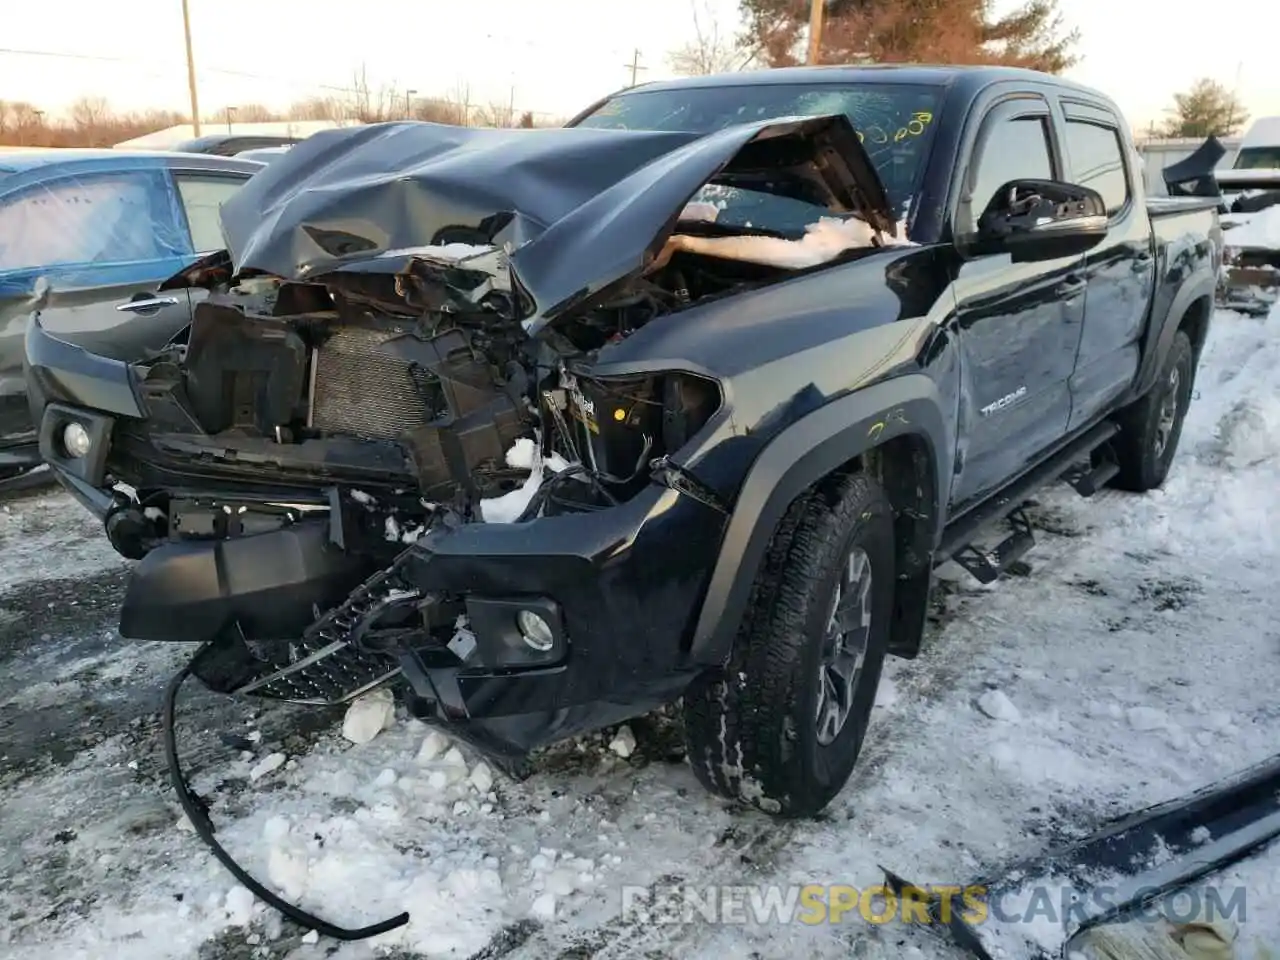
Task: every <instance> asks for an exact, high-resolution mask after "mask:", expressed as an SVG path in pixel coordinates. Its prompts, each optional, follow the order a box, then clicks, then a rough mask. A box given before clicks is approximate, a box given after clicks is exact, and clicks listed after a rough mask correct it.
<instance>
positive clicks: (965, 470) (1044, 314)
mask: <svg viewBox="0 0 1280 960" xmlns="http://www.w3.org/2000/svg"><path fill="white" fill-rule="evenodd" d="M1062 172H1063V165H1062V160H1061V153H1060V151H1059V150H1058V148H1057V142H1056V136H1055V131H1054V126H1053V122H1052V118H1051V114H1050V108H1049V104H1048V101H1047V100H1045V99H1044V98H1043V97H1040V96H1038V95H1032V94H1025V93H1019V94H1016V95H1013V96H1011V97H1006V98H1005V99H1003V100H1000V101H998V102H996V103H995V104H994V105H992V106H990V107H989V108H988V109H987V111H986V113H985V115H984V116H983V117H982V119H981V121H980V123H979V126H978V129H977V135H976V140H975V141H974V145H973V150H972V152H971V154H970V160H969V163H968V165H967V169H966V170H965V173H964V175H963V180H962V186H961V189H960V196H959V200H958V203H957V205H956V208H955V210H954V213H953V218H952V224H953V227H952V231H953V235H954V236H955V239H956V244H957V249H958V250H960V251H961V252H962V256H963V259H962V261H961V264H960V267H959V269H958V271H957V274H956V279H955V284H954V287H953V289H954V291H955V297H956V310H957V320H958V323H957V325H956V333H957V339H958V341H959V353H960V365H961V398H960V410H959V430H958V433H957V436H958V441H957V451H956V476H955V478H954V480H953V483H952V490H951V494H952V496H951V500H952V503H951V506H952V509H953V510H955V509H963V507H964V506H965V505H966V504H968V503H970V502H972V501H974V500H975V499H976V498H980V497H982V496H983V495H984V494H986V493H989V492H991V491H993V490H995V489H996V488H997V487H999V486H1001V485H1002V484H1003V483H1005V482H1007V481H1008V480H1011V479H1013V478H1014V477H1015V476H1017V475H1018V474H1020V473H1022V472H1023V471H1024V470H1025V469H1026V468H1027V467H1029V466H1030V465H1031V464H1032V463H1033V462H1034V461H1035V460H1036V459H1038V457H1039V456H1040V455H1041V454H1042V453H1043V452H1044V451H1046V450H1047V449H1048V448H1049V447H1050V446H1051V445H1052V444H1054V442H1055V441H1058V440H1060V439H1062V437H1063V436H1064V435H1065V434H1066V432H1067V427H1068V421H1069V418H1070V415H1071V390H1070V380H1071V375H1072V372H1073V370H1074V369H1075V359H1076V349H1077V347H1078V346H1079V343H1080V332H1081V327H1082V326H1083V321H1084V303H1085V299H1084V293H1085V281H1084V277H1083V275H1082V267H1083V263H1084V260H1083V257H1080V256H1070V257H1062V258H1058V259H1054V260H1044V261H1038V262H1031V263H1014V262H1013V260H1012V257H1011V255H1010V254H1008V253H996V254H985V255H979V256H970V255H967V254H963V251H964V250H965V240H966V238H967V237H970V236H972V235H973V234H974V232H975V231H976V223H977V220H978V217H979V216H980V215H981V214H982V211H983V210H984V209H985V208H986V206H987V204H988V203H989V202H990V201H991V200H992V198H993V197H995V196H996V193H997V191H998V190H999V189H1000V187H1001V186H1002V185H1003V184H1005V183H1008V182H1009V181H1010V180H1018V179H1028V178H1030V179H1046V180H1059V179H1062Z"/></svg>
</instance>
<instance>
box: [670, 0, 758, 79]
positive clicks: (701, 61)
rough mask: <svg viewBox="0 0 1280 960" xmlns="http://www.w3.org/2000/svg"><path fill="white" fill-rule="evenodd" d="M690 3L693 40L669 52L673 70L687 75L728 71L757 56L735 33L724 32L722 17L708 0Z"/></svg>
mask: <svg viewBox="0 0 1280 960" xmlns="http://www.w3.org/2000/svg"><path fill="white" fill-rule="evenodd" d="M689 6H690V10H691V12H692V14H693V39H692V40H690V41H689V42H688V43H686V44H685V45H684V46H682V47H680V48H678V49H676V50H673V51H672V52H671V53H670V54H668V55H667V63H668V65H669V66H670V67H671V69H672V70H674V71H675V72H676V73H679V74H681V75H683V76H686V77H692V76H705V75H707V74H711V73H729V72H731V71H734V70H741V69H743V68H744V67H746V66H748V65H749V64H750V63H751V61H752V60H753V59H755V57H754V52H753V51H744V50H743V49H742V48H741V47H740V46H739V45H738V43H737V41H736V40H735V39H734V38H733V37H732V36H726V35H725V34H724V33H723V32H722V31H721V29H720V19H719V17H717V16H716V13H715V10H714V9H713V8H712V7H711V5H710V4H709V3H708V2H707V0H689ZM699 6H701V10H699Z"/></svg>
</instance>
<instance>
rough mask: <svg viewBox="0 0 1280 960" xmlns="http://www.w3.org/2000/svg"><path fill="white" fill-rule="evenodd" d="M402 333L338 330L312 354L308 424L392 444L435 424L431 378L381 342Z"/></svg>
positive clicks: (357, 328)
mask: <svg viewBox="0 0 1280 960" xmlns="http://www.w3.org/2000/svg"><path fill="white" fill-rule="evenodd" d="M405 332H407V331H404V330H398V329H386V328H383V329H369V328H366V327H341V328H339V329H338V330H336V331H335V332H334V333H333V335H332V336H331V337H330V338H329V339H328V340H326V341H325V343H324V344H323V345H322V346H321V347H320V348H319V350H317V351H316V354H315V357H314V359H313V363H314V364H315V371H314V381H313V383H314V388H313V392H312V399H311V425H312V426H313V427H315V428H316V429H318V430H323V431H325V432H328V433H339V434H348V435H352V436H357V437H363V438H365V439H369V440H394V439H396V438H397V437H399V436H400V435H401V434H402V433H404V432H405V431H406V430H412V429H413V428H414V427H420V426H422V425H423V424H426V423H429V422H430V421H432V420H434V419H435V418H436V417H437V416H438V414H439V412H440V411H439V410H438V408H437V406H436V405H435V404H433V403H430V402H428V400H427V399H426V397H427V396H429V391H430V388H431V385H430V384H429V383H424V382H423V378H424V377H427V378H430V375H429V374H427V373H426V371H423V370H421V369H418V368H416V367H415V366H414V365H412V364H410V363H409V362H408V361H406V360H404V359H403V358H401V357H398V356H396V355H395V353H394V352H393V351H392V350H390V349H388V348H387V346H386V344H387V342H388V341H390V340H394V339H396V338H397V337H400V336H402V335H403V334H404V333H405Z"/></svg>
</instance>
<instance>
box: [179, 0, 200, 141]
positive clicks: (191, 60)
mask: <svg viewBox="0 0 1280 960" xmlns="http://www.w3.org/2000/svg"><path fill="white" fill-rule="evenodd" d="M182 32H183V33H184V34H185V35H186V38H187V88H188V89H189V90H190V91H191V130H192V132H193V133H194V134H195V136H197V137H198V136H200V98H199V97H198V96H196V58H195V56H194V55H193V54H192V52H191V12H190V11H189V10H188V9H187V0H182Z"/></svg>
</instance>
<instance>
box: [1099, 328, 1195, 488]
mask: <svg viewBox="0 0 1280 960" xmlns="http://www.w3.org/2000/svg"><path fill="white" fill-rule="evenodd" d="M1194 364H1195V354H1194V352H1193V351H1192V349H1191V340H1190V339H1189V338H1188V337H1187V335H1186V334H1185V333H1184V332H1183V331H1181V330H1179V331H1178V332H1177V333H1176V334H1174V337H1173V345H1172V346H1171V347H1170V348H1169V355H1168V357H1166V358H1165V362H1164V365H1163V366H1162V367H1161V368H1160V373H1159V376H1158V377H1157V378H1156V382H1155V385H1154V386H1153V387H1152V388H1151V389H1150V390H1148V391H1147V393H1146V395H1145V396H1143V397H1142V398H1141V399H1140V400H1138V401H1137V402H1136V403H1134V404H1133V405H1132V406H1131V407H1128V408H1127V409H1126V410H1124V412H1123V413H1121V415H1120V418H1119V419H1120V435H1119V436H1117V437H1116V439H1115V440H1114V441H1112V444H1113V449H1114V450H1115V454H1116V462H1117V464H1118V465H1119V467H1120V472H1119V473H1118V474H1116V478H1115V481H1114V485H1115V486H1117V487H1119V488H1120V489H1122V490H1132V491H1134V492H1135V493H1144V492H1146V491H1147V490H1154V489H1156V488H1157V487H1159V486H1160V485H1161V484H1163V483H1164V481H1165V478H1166V477H1168V475H1169V467H1170V465H1171V464H1172V463H1173V456H1174V454H1175V453H1176V452H1177V450H1178V441H1179V440H1180V439H1181V437H1182V422H1183V420H1184V419H1185V418H1186V416H1187V408H1188V407H1189V406H1190V405H1191V384H1192V380H1193V379H1194V375H1195V367H1194Z"/></svg>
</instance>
